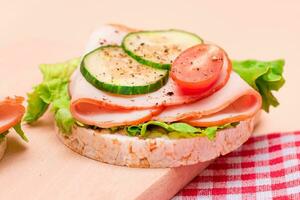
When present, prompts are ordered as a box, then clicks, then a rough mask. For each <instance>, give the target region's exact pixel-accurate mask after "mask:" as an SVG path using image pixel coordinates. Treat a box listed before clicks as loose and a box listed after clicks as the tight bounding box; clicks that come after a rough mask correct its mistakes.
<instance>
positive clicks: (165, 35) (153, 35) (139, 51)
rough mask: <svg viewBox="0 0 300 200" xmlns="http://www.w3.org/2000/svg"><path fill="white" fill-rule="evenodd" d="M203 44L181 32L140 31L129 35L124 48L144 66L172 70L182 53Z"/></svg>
mask: <svg viewBox="0 0 300 200" xmlns="http://www.w3.org/2000/svg"><path fill="white" fill-rule="evenodd" d="M201 43H203V40H202V39H201V38H200V37H199V36H197V35H195V34H193V33H189V32H185V31H181V30H173V29H172V30H162V31H140V32H133V33H129V34H127V35H126V36H125V37H124V39H123V41H122V48H123V49H124V51H125V52H126V53H127V54H128V55H130V56H131V57H132V58H134V59H135V60H136V61H138V62H140V63H142V64H144V65H148V66H151V67H154V68H160V69H170V66H171V64H172V62H173V61H174V59H175V58H176V57H177V56H178V55H179V54H180V53H181V52H182V51H184V50H186V49H187V48H189V47H192V46H194V45H197V44H201Z"/></svg>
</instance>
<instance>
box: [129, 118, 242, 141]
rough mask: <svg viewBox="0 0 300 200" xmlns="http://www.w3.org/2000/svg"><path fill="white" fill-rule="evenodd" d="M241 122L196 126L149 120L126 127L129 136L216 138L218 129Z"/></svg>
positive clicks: (230, 126)
mask: <svg viewBox="0 0 300 200" xmlns="http://www.w3.org/2000/svg"><path fill="white" fill-rule="evenodd" d="M238 124H239V123H238V122H237V123H229V124H225V125H222V126H213V127H203V128H202V127H194V126H191V125H189V124H187V123H183V122H174V123H165V122H160V121H149V122H146V123H142V124H139V125H136V126H128V127H126V132H127V134H128V135H129V136H140V137H142V138H154V137H162V136H167V137H168V138H171V139H178V138H191V137H197V136H206V137H208V138H209V139H210V140H212V139H214V138H215V136H216V133H217V131H218V130H222V129H225V128H233V127H236V126H237V125H238Z"/></svg>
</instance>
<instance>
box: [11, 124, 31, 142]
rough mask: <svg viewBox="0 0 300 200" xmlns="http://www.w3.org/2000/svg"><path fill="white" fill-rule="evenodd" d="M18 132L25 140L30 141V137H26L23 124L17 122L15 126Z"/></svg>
mask: <svg viewBox="0 0 300 200" xmlns="http://www.w3.org/2000/svg"><path fill="white" fill-rule="evenodd" d="M14 129H15V131H16V133H17V134H18V135H19V136H20V137H21V138H22V139H23V140H24V141H25V142H29V140H28V138H27V137H26V135H25V133H24V131H23V130H22V127H21V124H17V125H15V126H14Z"/></svg>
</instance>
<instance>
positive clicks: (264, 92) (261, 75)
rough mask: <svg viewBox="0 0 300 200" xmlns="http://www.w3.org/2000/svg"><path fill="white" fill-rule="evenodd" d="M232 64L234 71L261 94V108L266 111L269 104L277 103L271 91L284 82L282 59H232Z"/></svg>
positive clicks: (268, 108)
mask: <svg viewBox="0 0 300 200" xmlns="http://www.w3.org/2000/svg"><path fill="white" fill-rule="evenodd" d="M232 64H233V69H234V71H235V72H237V73H238V74H239V75H240V76H241V78H242V79H244V80H245V81H246V82H247V83H248V84H249V85H250V86H252V87H253V88H254V89H255V90H257V91H258V92H259V93H260V94H261V96H262V100H263V105H262V108H263V109H264V110H265V111H266V112H269V110H270V106H274V107H276V106H278V105H279V102H278V100H277V99H276V97H275V96H274V95H273V93H272V91H278V90H279V89H280V88H281V87H282V86H283V85H284V83H285V80H284V78H283V66H284V60H274V61H258V60H244V61H233V62H232Z"/></svg>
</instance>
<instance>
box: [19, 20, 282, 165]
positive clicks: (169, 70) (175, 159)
mask: <svg viewBox="0 0 300 200" xmlns="http://www.w3.org/2000/svg"><path fill="white" fill-rule="evenodd" d="M283 66H284V60H281V59H279V60H273V61H259V60H243V61H237V60H232V59H231V58H230V57H229V56H228V54H227V53H226V51H225V50H224V49H223V48H221V47H220V46H218V45H216V44H212V43H207V42H205V41H204V40H203V39H202V38H201V37H199V36H198V35H197V34H194V33H190V32H187V31H183V30H177V29H169V30H152V31H147V30H137V29H132V28H128V27H125V26H123V25H115V24H109V25H104V26H102V27H100V28H99V29H98V30H96V31H95V32H94V33H92V35H91V36H90V38H89V40H88V42H87V45H86V48H85V50H84V52H83V54H82V56H81V57H78V58H74V59H71V60H68V61H66V62H61V63H56V64H43V65H41V66H40V70H41V72H42V74H43V82H41V83H40V84H38V85H36V86H35V87H34V88H33V90H32V91H31V92H30V93H29V94H28V108H27V113H26V115H25V118H24V120H25V121H26V122H27V123H29V124H30V123H34V122H35V121H37V120H38V119H39V118H40V117H41V116H42V115H43V114H44V113H45V111H46V110H47V108H48V107H49V106H51V111H52V113H53V116H54V119H55V126H56V130H57V131H56V133H57V135H58V137H59V139H60V140H61V141H62V142H63V143H64V144H65V145H66V146H67V147H69V148H70V149H72V150H73V151H75V152H77V153H79V154H81V155H83V156H86V157H89V158H91V159H94V160H98V161H101V162H105V163H109V164H113V165H121V166H128V167H144V168H165V167H179V166H184V165H192V164H196V163H205V162H207V161H211V160H213V159H215V158H217V157H219V156H220V155H225V154H227V153H229V152H231V151H233V150H235V149H236V148H238V147H239V146H241V145H242V144H243V143H244V142H245V141H247V139H248V138H249V137H250V136H251V133H252V132H253V129H254V126H255V123H256V122H257V121H258V120H259V113H260V112H262V111H263V110H264V111H266V112H269V108H270V106H274V107H276V106H278V105H279V102H278V100H277V99H276V97H275V96H274V95H273V93H272V91H274V90H275V91H277V90H279V89H280V88H281V87H282V86H283V84H284V82H285V80H284V78H283V75H282V74H283Z"/></svg>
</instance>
